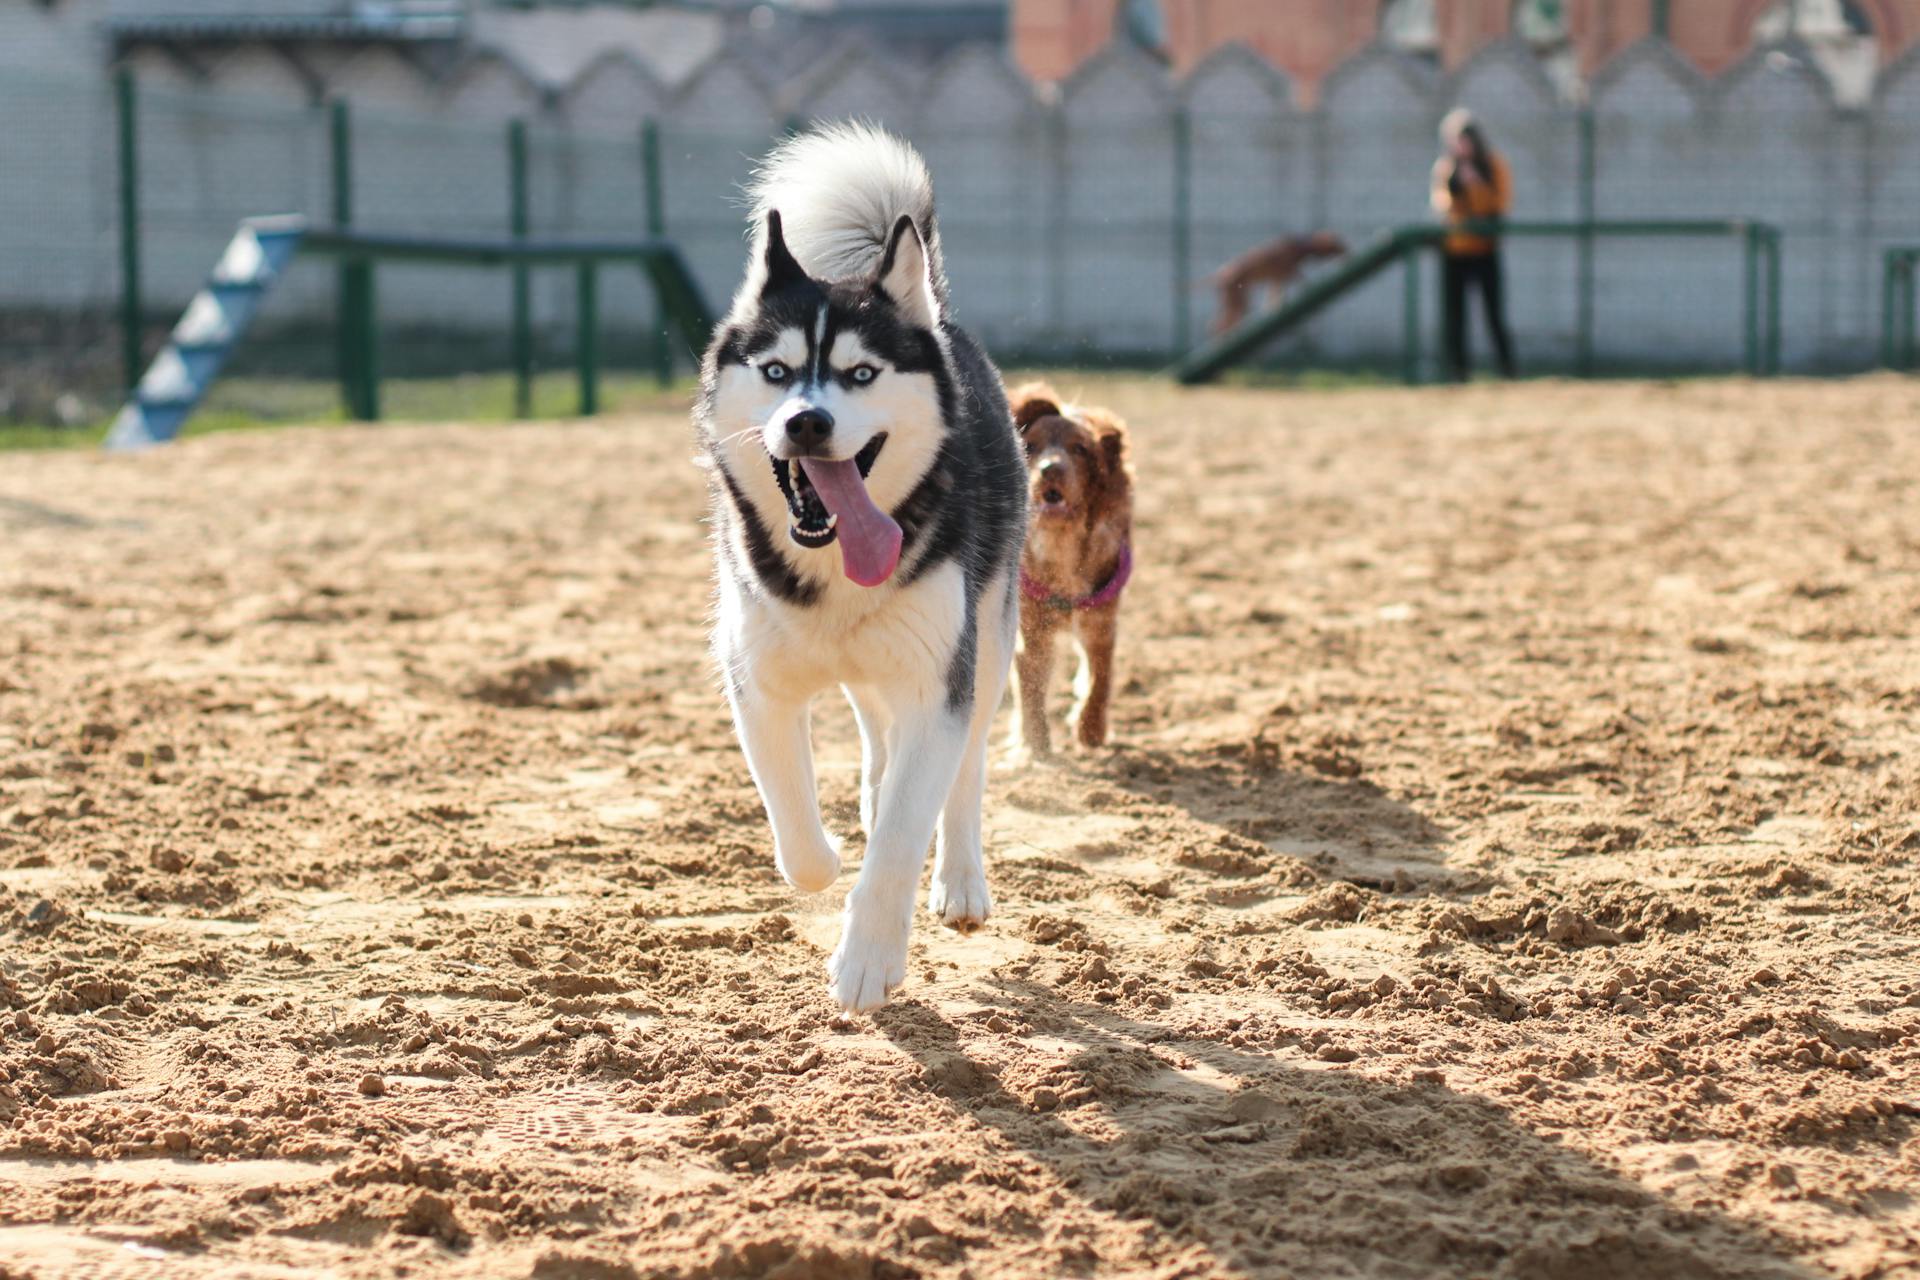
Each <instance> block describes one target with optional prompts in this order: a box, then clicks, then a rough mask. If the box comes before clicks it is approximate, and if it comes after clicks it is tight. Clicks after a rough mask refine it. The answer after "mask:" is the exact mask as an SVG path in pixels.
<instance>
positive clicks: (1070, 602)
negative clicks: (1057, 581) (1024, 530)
mask: <svg viewBox="0 0 1920 1280" xmlns="http://www.w3.org/2000/svg"><path fill="white" fill-rule="evenodd" d="M1132 576H1133V544H1132V543H1130V542H1123V543H1121V544H1120V560H1119V562H1118V563H1117V564H1115V565H1114V566H1113V576H1112V577H1111V578H1108V579H1107V584H1106V585H1105V586H1103V587H1101V588H1100V589H1099V590H1098V591H1096V592H1094V593H1093V594H1092V595H1090V596H1082V597H1081V598H1080V599H1078V600H1074V599H1071V598H1070V597H1067V596H1059V595H1055V594H1054V593H1053V590H1052V588H1050V587H1048V586H1047V584H1046V583H1044V582H1036V581H1035V580H1034V579H1033V577H1032V575H1030V574H1029V573H1028V572H1027V570H1026V566H1024V565H1022V566H1021V568H1020V594H1021V595H1023V596H1025V597H1026V598H1027V599H1029V600H1032V601H1034V602H1035V603H1036V604H1043V605H1045V606H1046V607H1047V608H1049V609H1060V610H1064V611H1072V610H1074V609H1098V608H1099V607H1100V606H1101V605H1103V604H1112V603H1113V602H1114V601H1115V600H1118V599H1119V598H1120V593H1121V592H1122V591H1124V590H1125V589H1126V586H1127V579H1129V578H1131V577H1132Z"/></svg>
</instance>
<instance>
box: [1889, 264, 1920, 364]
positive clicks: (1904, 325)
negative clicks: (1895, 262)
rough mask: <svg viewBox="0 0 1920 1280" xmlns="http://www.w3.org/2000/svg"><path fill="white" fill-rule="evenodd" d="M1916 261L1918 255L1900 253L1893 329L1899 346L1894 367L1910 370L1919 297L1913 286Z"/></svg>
mask: <svg viewBox="0 0 1920 1280" xmlns="http://www.w3.org/2000/svg"><path fill="white" fill-rule="evenodd" d="M1917 263H1920V257H1917V256H1916V255H1915V254H1913V253H1902V254H1901V255H1900V274H1899V277H1898V279H1899V282H1900V314H1899V316H1898V325H1897V327H1896V328H1895V329H1894V332H1895V334H1897V335H1898V342H1899V346H1898V348H1897V349H1896V350H1895V352H1894V362H1895V367H1896V368H1899V369H1905V370H1911V369H1912V368H1913V366H1914V358H1915V352H1914V342H1913V338H1914V335H1913V329H1914V313H1915V311H1917V310H1920V298H1916V297H1915V296H1914V295H1915V293H1916V292H1920V290H1916V288H1915V284H1916V279H1915V272H1914V267H1915V265H1916V264H1917Z"/></svg>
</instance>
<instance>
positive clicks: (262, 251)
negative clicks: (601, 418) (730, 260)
mask: <svg viewBox="0 0 1920 1280" xmlns="http://www.w3.org/2000/svg"><path fill="white" fill-rule="evenodd" d="M301 253H307V254H315V255H320V256H326V257H333V258H337V259H339V261H340V264H341V268H340V271H341V277H340V284H341V288H340V300H341V301H340V377H341V390H342V393H343V398H344V400H345V402H346V406H347V410H348V412H349V413H350V414H351V415H352V416H353V417H355V418H357V419H359V420H361V421H363V422H374V421H378V419H379V417H380V360H379V323H378V317H377V312H376V302H375V299H376V298H377V297H378V293H377V291H376V290H375V288H374V267H375V264H376V263H378V262H381V261H389V262H411V263H438V264H441V265H445V266H455V267H511V268H512V269H513V270H514V272H515V277H516V285H518V284H519V283H520V280H521V277H522V276H523V275H524V273H526V272H527V271H528V270H529V269H531V268H534V267H543V266H544V267H552V266H570V267H572V268H573V269H574V270H575V271H576V272H577V273H578V282H577V287H576V289H575V298H576V300H577V328H578V332H577V334H576V340H575V343H574V349H575V355H576V362H577V365H578V368H579V375H580V413H581V414H582V415H583V416H584V415H588V414H593V413H597V412H598V411H599V407H600V314H599V312H600V308H599V296H600V285H599V272H600V268H601V266H602V264H605V263H630V264H633V265H635V266H638V267H639V268H640V270H641V271H642V272H643V273H644V274H645V275H646V277H647V279H648V281H649V282H650V283H651V284H652V286H653V293H654V297H655V299H657V300H658V302H659V307H660V315H661V318H662V320H663V321H664V322H665V323H666V324H670V325H671V326H672V327H673V329H674V331H675V332H676V333H678V335H679V336H680V338H681V340H682V341H684V342H685V343H686V345H687V350H688V351H690V352H693V353H694V354H695V355H696V356H697V355H698V353H699V352H701V351H702V350H704V349H705V348H706V345H707V338H708V335H709V334H710V333H711V332H712V330H713V314H712V313H711V312H710V311H708V310H707V304H706V300H705V298H703V297H702V296H701V293H700V286H699V285H698V284H697V283H696V282H695V281H694V278H693V273H692V272H691V271H690V270H688V268H687V262H686V259H685V258H683V257H682V256H681V254H680V250H679V249H678V248H676V247H675V246H674V245H673V244H672V243H671V242H669V241H666V240H633V241H617V240H609V241H586V240H580V241H562V240H527V239H519V238H515V239H510V240H453V239H446V238H442V237H434V236H407V235H385V234H380V233H377V232H366V231H350V230H346V229H344V228H341V229H334V230H315V229H313V228H310V227H308V226H307V223H306V219H304V218H301V217H299V216H297V215H281V216H275V217H264V218H248V219H246V220H245V221H244V222H242V223H241V224H240V226H239V228H238V230H237V231H236V232H235V234H234V238H233V241H232V242H231V243H230V244H229V245H228V248H227V251H226V253H224V254H223V255H222V256H221V260H220V263H219V265H218V266H216V267H215V268H214V272H213V274H212V275H211V276H210V277H209V278H208V283H207V287H206V288H204V289H202V290H201V291H200V292H199V293H198V294H196V295H195V296H194V300H193V303H192V304H191V305H190V306H189V307H188V308H187V313H186V315H185V316H183V317H182V318H181V320H180V322H179V324H177V325H176V326H174V330H173V332H172V334H171V335H170V336H169V339H168V341H167V344H166V346H165V347H163V348H162V349H161V352H160V354H159V355H158V356H157V357H156V358H155V359H154V361H153V364H152V366H151V367H150V368H149V369H148V370H147V373H146V376H145V377H142V378H140V379H138V380H137V382H136V383H135V384H134V388H133V390H132V392H131V393H130V395H129V397H128V400H127V404H126V407H125V408H123V409H122V410H121V411H120V414H119V416H118V417H117V418H115V420H114V425H113V428H112V430H111V431H109V433H108V436H107V447H108V448H111V449H139V448H146V447H148V446H151V445H155V444H163V443H165V442H166V441H168V440H171V439H173V438H174V437H175V436H176V435H178V434H179V433H180V429H181V428H182V427H184V426H185V425H186V422H187V419H188V418H189V417H190V416H191V415H192V413H193V411H194V409H195V407H197V406H198V404H199V403H200V401H201V399H202V398H203V397H204V396H205V395H206V393H207V390H208V388H209V387H211V386H212V384H213V380H214V378H215V377H216V376H218V374H219V372H220V368H221V366H222V365H224V364H225V363H226V361H227V358H228V357H229V356H230V355H231V354H232V352H233V349H234V348H235V347H236V346H238V345H239V343H240V341H241V339H242V338H243V336H244V335H245V333H246V329H247V325H248V322H249V321H251V320H252V318H253V316H254V313H255V312H256V311H257V310H258V308H259V306H260V303H261V301H262V300H263V298H264V296H265V294H266V293H267V291H268V290H269V289H271V288H272V287H273V286H274V285H275V284H276V283H278V282H279V280H280V279H281V278H282V277H283V276H284V275H285V274H286V272H287V271H288V270H289V269H291V267H292V265H293V259H294V258H295V257H296V256H297V255H298V254H301ZM514 297H515V302H516V304H517V305H516V306H515V309H514V310H515V321H516V323H515V333H516V337H515V344H514V345H515V350H516V356H520V355H521V353H523V352H524V353H525V356H524V358H516V360H515V377H516V396H517V403H518V405H519V413H520V416H522V417H525V416H527V415H528V414H529V412H530V407H529V406H530V402H531V399H532V382H533V361H532V358H531V350H532V343H531V339H530V337H528V336H526V335H524V334H522V333H521V330H522V329H523V328H526V327H528V326H527V325H526V322H525V318H524V317H525V313H526V307H525V305H524V298H525V290H524V288H520V287H516V289H515V290H514Z"/></svg>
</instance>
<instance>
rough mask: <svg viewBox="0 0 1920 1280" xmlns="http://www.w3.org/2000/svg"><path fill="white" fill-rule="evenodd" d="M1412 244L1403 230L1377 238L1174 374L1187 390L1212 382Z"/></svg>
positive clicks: (1199, 351)
mask: <svg viewBox="0 0 1920 1280" xmlns="http://www.w3.org/2000/svg"><path fill="white" fill-rule="evenodd" d="M1415 242H1416V237H1415V236H1414V235H1412V234H1411V233H1409V232H1408V231H1406V230H1404V229H1403V230H1400V231H1388V232H1383V233H1382V234H1380V235H1378V236H1375V237H1374V238H1373V239H1372V240H1369V241H1368V242H1367V243H1366V244H1364V245H1362V246H1361V248H1360V250H1359V252H1357V253H1353V254H1349V255H1348V256H1347V257H1346V258H1345V259H1344V260H1343V261H1342V262H1341V263H1340V265H1339V266H1338V267H1336V268H1334V269H1333V270H1332V271H1327V272H1323V273H1321V274H1320V275H1318V276H1316V277H1315V278H1314V279H1313V280H1311V281H1309V282H1308V283H1307V285H1306V286H1305V287H1304V288H1302V289H1300V290H1299V291H1298V292H1296V293H1295V294H1294V295H1293V297H1291V298H1289V299H1288V300H1287V301H1286V302H1283V303H1282V304H1280V305H1279V306H1278V307H1275V308H1274V309H1273V310H1271V311H1265V312H1260V313H1258V314H1255V315H1251V316H1248V317H1247V318H1246V319H1245V320H1242V321H1241V322H1240V323H1239V324H1237V325H1235V326H1234V327H1233V328H1231V329H1229V330H1227V331H1226V332H1225V333H1223V334H1220V335H1218V336H1216V337H1214V338H1212V339H1210V340H1209V341H1207V342H1205V343H1203V344H1201V345H1200V346H1199V347H1196V348H1195V349H1194V350H1193V351H1192V352H1190V353H1189V354H1188V355H1187V357H1186V358H1185V359H1184V360H1182V361H1181V362H1180V363H1179V364H1178V365H1176V366H1175V367H1174V376H1175V377H1176V378H1178V379H1179V380H1180V381H1181V382H1183V383H1185V384H1186V385H1187V386H1194V385H1195V384H1197V383H1202V382H1211V381H1213V379H1215V378H1217V377H1219V376H1220V375H1221V374H1222V373H1224V372H1226V370H1228V369H1229V368H1231V367H1233V366H1234V365H1236V364H1239V363H1240V362H1241V361H1243V360H1247V359H1250V358H1252V357H1253V356H1254V355H1255V354H1256V353H1257V352H1258V351H1259V350H1260V349H1261V348H1262V347H1264V346H1266V345H1267V344H1268V343H1269V342H1272V341H1273V340H1274V339H1276V338H1279V337H1280V336H1282V335H1283V334H1287V333H1291V332H1292V331H1293V330H1295V329H1298V328H1299V327H1300V326H1301V325H1303V324H1305V323H1306V322H1307V321H1309V320H1311V319H1313V317H1315V316H1316V315H1319V314H1320V313H1321V312H1322V311H1324V310H1326V309H1327V308H1328V307H1329V306H1331V305H1332V304H1333V303H1334V302H1335V301H1337V300H1338V299H1340V298H1342V297H1345V296H1346V295H1347V294H1349V293H1351V292H1353V291H1354V290H1355V289H1358V288H1359V287H1360V286H1361V285H1363V284H1365V283H1366V282H1367V281H1369V280H1371V279H1373V278H1374V277H1375V276H1377V275H1379V274H1380V273H1381V272H1382V271H1385V270H1386V269H1387V268H1388V267H1390V266H1392V265H1393V264H1394V263H1396V262H1398V261H1400V259H1401V257H1402V255H1404V254H1405V253H1407V252H1408V250H1409V247H1410V246H1411V245H1413V244H1414V243H1415Z"/></svg>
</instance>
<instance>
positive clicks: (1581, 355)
mask: <svg viewBox="0 0 1920 1280" xmlns="http://www.w3.org/2000/svg"><path fill="white" fill-rule="evenodd" d="M1595 153H1596V149H1595V146H1594V122H1593V107H1592V106H1591V105H1588V106H1584V107H1582V108H1581V109H1580V226H1581V231H1580V266H1579V272H1580V274H1579V280H1578V282H1577V284H1576V286H1575V288H1576V306H1577V308H1578V315H1577V316H1576V318H1575V321H1574V325H1575V328H1574V368H1575V370H1576V371H1577V372H1578V373H1579V374H1580V376H1581V377H1583V378H1589V377H1592V376H1593V250H1594V242H1593V219H1594V211H1595V208H1596V204H1597V200H1596V191H1595V188H1596V185H1597V184H1596V182H1595V165H1596V163H1597V161H1596V154H1595Z"/></svg>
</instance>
